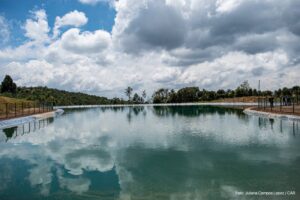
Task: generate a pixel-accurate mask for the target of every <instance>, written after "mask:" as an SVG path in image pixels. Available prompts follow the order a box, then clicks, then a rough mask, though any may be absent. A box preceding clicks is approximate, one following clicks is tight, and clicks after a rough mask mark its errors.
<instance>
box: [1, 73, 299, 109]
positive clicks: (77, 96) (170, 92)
mask: <svg viewBox="0 0 300 200" xmlns="http://www.w3.org/2000/svg"><path fill="white" fill-rule="evenodd" d="M0 88H1V90H0V91H1V95H3V96H9V97H14V98H22V99H26V100H32V101H39V102H51V103H53V104H54V105H99V104H145V103H151V102H152V103H187V102H201V101H213V100H219V99H226V98H235V97H249V96H274V97H281V96H295V95H299V94H300V87H299V86H294V87H292V88H287V87H284V88H281V89H278V90H275V91H270V90H264V91H258V90H256V89H254V88H251V87H250V85H249V82H248V81H244V82H243V83H242V84H241V85H239V86H238V87H237V88H236V89H234V90H231V89H228V90H223V89H219V90H217V91H213V90H206V89H200V88H199V87H184V88H181V89H178V90H177V91H175V90H174V89H167V88H160V89H158V90H156V91H155V92H154V93H153V94H152V96H150V97H148V95H147V93H146V91H145V90H143V91H142V93H141V94H138V93H137V92H134V90H133V88H132V87H127V88H126V89H125V91H124V93H125V95H126V96H127V100H124V99H122V98H113V99H109V98H106V97H100V96H96V95H89V94H84V93H81V92H68V91H64V90H57V89H52V88H47V87H17V85H16V84H15V83H14V81H13V79H12V78H11V77H10V76H9V75H6V76H5V78H4V80H3V81H2V83H1V87H0Z"/></svg>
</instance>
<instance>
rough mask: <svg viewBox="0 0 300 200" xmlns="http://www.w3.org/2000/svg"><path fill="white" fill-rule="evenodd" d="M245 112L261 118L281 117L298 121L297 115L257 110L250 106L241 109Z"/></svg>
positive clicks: (299, 117)
mask: <svg viewBox="0 0 300 200" xmlns="http://www.w3.org/2000/svg"><path fill="white" fill-rule="evenodd" d="M243 112H244V113H245V114H247V115H250V116H258V117H263V118H269V119H282V120H293V121H300V116H299V115H293V114H287V113H274V112H265V111H258V110H254V109H253V107H252V108H246V109H245V110H244V111H243Z"/></svg>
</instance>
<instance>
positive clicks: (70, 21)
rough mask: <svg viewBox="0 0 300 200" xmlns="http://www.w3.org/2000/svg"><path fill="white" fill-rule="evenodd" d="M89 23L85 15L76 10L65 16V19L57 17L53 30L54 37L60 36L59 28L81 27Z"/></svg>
mask: <svg viewBox="0 0 300 200" xmlns="http://www.w3.org/2000/svg"><path fill="white" fill-rule="evenodd" d="M87 22H88V18H87V17H86V16H85V13H83V12H79V11H77V10H74V11H72V12H69V13H67V14H65V15H64V16H63V17H56V19H55V25H54V29H53V35H54V37H56V36H57V35H58V34H59V28H61V27H64V26H75V27H80V26H83V25H85V24H86V23H87Z"/></svg>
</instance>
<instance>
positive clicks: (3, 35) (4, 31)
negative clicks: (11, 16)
mask: <svg viewBox="0 0 300 200" xmlns="http://www.w3.org/2000/svg"><path fill="white" fill-rule="evenodd" d="M9 34H10V30H9V25H8V22H7V20H6V19H5V18H4V17H3V16H1V15H0V40H1V42H0V44H1V43H2V44H4V43H6V42H8V40H9Z"/></svg>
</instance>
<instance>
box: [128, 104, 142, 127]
mask: <svg viewBox="0 0 300 200" xmlns="http://www.w3.org/2000/svg"><path fill="white" fill-rule="evenodd" d="M141 112H142V113H143V115H144V116H146V115H147V112H146V110H145V107H144V106H131V107H128V113H127V115H126V116H127V120H128V122H129V123H130V122H131V120H132V116H133V114H134V116H138V115H139V114H140V113H141Z"/></svg>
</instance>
